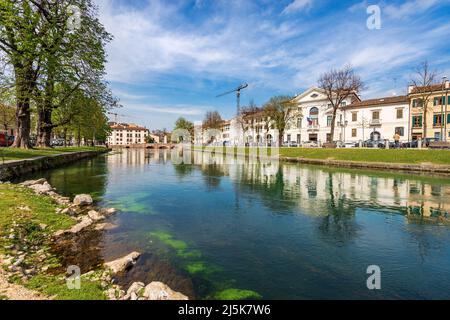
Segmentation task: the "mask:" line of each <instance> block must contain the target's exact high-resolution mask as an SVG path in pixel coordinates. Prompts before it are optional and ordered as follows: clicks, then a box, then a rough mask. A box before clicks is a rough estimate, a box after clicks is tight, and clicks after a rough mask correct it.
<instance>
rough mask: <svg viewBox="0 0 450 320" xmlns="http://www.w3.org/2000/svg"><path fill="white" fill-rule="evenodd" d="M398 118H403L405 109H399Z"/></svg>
mask: <svg viewBox="0 0 450 320" xmlns="http://www.w3.org/2000/svg"><path fill="white" fill-rule="evenodd" d="M397 119H403V109H397Z"/></svg>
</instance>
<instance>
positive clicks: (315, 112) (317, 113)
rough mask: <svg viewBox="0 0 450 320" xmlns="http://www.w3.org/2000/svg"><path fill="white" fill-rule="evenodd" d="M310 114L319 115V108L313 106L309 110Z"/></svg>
mask: <svg viewBox="0 0 450 320" xmlns="http://www.w3.org/2000/svg"><path fill="white" fill-rule="evenodd" d="M309 115H310V116H318V115H319V109H318V108H311V110H310V111H309Z"/></svg>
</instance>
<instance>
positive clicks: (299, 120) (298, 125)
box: [297, 118, 302, 129]
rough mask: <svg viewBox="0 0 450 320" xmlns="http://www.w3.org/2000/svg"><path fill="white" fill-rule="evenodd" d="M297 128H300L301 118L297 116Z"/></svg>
mask: <svg viewBox="0 0 450 320" xmlns="http://www.w3.org/2000/svg"><path fill="white" fill-rule="evenodd" d="M297 128H298V129H301V128H302V118H298V119H297Z"/></svg>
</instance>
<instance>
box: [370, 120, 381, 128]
mask: <svg viewBox="0 0 450 320" xmlns="http://www.w3.org/2000/svg"><path fill="white" fill-rule="evenodd" d="M370 126H371V127H381V119H372V120H370Z"/></svg>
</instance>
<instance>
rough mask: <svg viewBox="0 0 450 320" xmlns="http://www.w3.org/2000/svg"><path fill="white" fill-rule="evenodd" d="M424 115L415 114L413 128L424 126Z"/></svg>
mask: <svg viewBox="0 0 450 320" xmlns="http://www.w3.org/2000/svg"><path fill="white" fill-rule="evenodd" d="M422 119H423V117H422V116H413V117H412V125H413V128H422Z"/></svg>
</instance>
